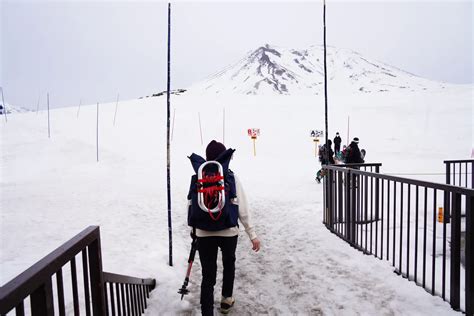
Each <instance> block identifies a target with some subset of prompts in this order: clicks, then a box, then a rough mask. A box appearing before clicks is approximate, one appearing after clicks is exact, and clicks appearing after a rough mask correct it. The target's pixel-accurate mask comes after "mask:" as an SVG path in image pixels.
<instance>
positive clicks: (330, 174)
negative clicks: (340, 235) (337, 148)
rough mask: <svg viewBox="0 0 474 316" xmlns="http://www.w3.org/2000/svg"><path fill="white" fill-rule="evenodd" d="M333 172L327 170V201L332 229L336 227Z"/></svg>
mask: <svg viewBox="0 0 474 316" xmlns="http://www.w3.org/2000/svg"><path fill="white" fill-rule="evenodd" d="M333 172H334V170H327V180H328V181H327V182H326V183H327V197H326V201H327V203H328V215H329V216H328V217H329V219H328V222H329V223H328V225H329V227H331V229H334V227H333V226H334V205H333V204H334V190H333V185H332V182H333Z"/></svg>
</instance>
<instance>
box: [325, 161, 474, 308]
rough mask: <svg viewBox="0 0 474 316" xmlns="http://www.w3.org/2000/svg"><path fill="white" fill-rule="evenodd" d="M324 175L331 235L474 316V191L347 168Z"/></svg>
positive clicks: (330, 169)
mask: <svg viewBox="0 0 474 316" xmlns="http://www.w3.org/2000/svg"><path fill="white" fill-rule="evenodd" d="M324 169H325V171H326V172H327V173H326V176H325V178H324V187H325V194H324V196H325V199H324V212H323V222H324V224H325V225H326V227H327V228H328V229H329V230H330V231H332V232H334V233H335V234H337V235H338V236H340V237H341V238H343V239H344V240H346V241H347V242H348V243H349V244H351V245H352V246H353V247H355V248H357V249H359V250H361V251H363V252H364V253H365V254H371V255H374V256H375V257H377V258H380V259H385V260H387V261H390V262H391V263H392V265H393V266H394V267H395V272H396V273H398V274H400V275H402V276H403V277H405V278H408V279H409V280H411V281H414V282H416V284H418V285H420V286H422V287H423V288H425V289H426V290H427V291H428V292H429V293H431V294H432V295H439V296H441V297H442V298H443V299H444V300H446V301H449V303H450V304H451V306H452V308H453V309H455V310H463V311H465V312H466V313H467V314H468V315H473V314H474V190H471V189H466V188H461V187H456V186H451V185H445V184H437V183H431V182H426V181H419V180H412V179H406V178H401V177H395V176H389V175H383V174H378V173H372V172H367V171H361V170H357V169H352V168H341V167H339V166H324ZM462 213H465V214H466V217H465V218H462V217H461V214H462ZM449 214H451V218H450V224H448V220H447V219H448V218H449ZM461 231H465V232H466V234H465V244H464V253H465V265H464V267H463V266H462V265H461V253H462V250H461V249H462V244H461ZM461 276H463V277H461ZM461 293H463V295H461Z"/></svg>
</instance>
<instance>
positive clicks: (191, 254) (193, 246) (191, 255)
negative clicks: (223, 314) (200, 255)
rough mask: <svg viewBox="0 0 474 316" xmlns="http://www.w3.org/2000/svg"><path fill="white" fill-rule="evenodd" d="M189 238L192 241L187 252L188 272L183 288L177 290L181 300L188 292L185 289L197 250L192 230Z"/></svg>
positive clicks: (194, 234)
mask: <svg viewBox="0 0 474 316" xmlns="http://www.w3.org/2000/svg"><path fill="white" fill-rule="evenodd" d="M191 237H192V239H193V241H192V242H191V251H190V252H189V259H188V270H187V271H186V277H185V278H184V283H183V286H181V288H180V289H179V290H178V294H181V300H183V297H184V296H185V295H186V294H189V290H188V289H187V288H186V287H187V286H188V283H189V276H190V274H191V268H192V267H193V262H194V256H195V255H196V250H197V236H196V232H195V231H194V230H193V232H192V233H191Z"/></svg>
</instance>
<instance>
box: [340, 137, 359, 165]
mask: <svg viewBox="0 0 474 316" xmlns="http://www.w3.org/2000/svg"><path fill="white" fill-rule="evenodd" d="M345 151H346V152H345V153H343V156H344V161H345V163H363V162H364V160H363V159H362V156H361V153H360V150H359V138H358V137H354V139H353V140H352V142H351V143H350V144H349V146H348V147H347V148H346V149H345Z"/></svg>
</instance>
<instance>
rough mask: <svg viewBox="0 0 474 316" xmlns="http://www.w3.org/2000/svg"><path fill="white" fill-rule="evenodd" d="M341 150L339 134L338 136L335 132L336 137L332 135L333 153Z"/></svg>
mask: <svg viewBox="0 0 474 316" xmlns="http://www.w3.org/2000/svg"><path fill="white" fill-rule="evenodd" d="M340 151H341V136H339V132H337V133H336V137H334V153H335V154H336V155H337V154H338V153H339V152H340Z"/></svg>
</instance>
